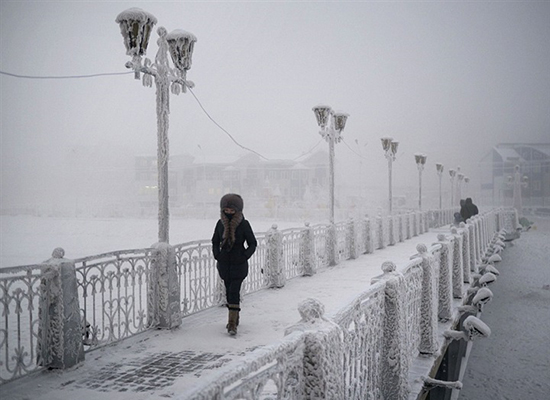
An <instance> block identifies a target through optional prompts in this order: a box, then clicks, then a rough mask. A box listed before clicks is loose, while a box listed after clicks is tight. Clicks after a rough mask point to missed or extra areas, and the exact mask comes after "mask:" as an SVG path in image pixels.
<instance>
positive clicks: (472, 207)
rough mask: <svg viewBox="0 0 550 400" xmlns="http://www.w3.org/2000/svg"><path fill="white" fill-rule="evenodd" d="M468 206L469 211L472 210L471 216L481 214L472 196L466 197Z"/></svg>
mask: <svg viewBox="0 0 550 400" xmlns="http://www.w3.org/2000/svg"><path fill="white" fill-rule="evenodd" d="M466 207H467V208H468V211H469V212H470V217H473V216H474V215H477V214H479V210H478V208H477V206H476V205H475V204H474V203H473V202H472V198H471V197H468V198H467V199H466Z"/></svg>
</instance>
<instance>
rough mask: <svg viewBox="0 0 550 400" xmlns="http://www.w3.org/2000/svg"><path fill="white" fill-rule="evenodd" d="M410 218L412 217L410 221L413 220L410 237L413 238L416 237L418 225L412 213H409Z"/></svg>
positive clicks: (414, 214)
mask: <svg viewBox="0 0 550 400" xmlns="http://www.w3.org/2000/svg"><path fill="white" fill-rule="evenodd" d="M411 216H412V219H413V225H412V235H413V236H418V224H417V218H416V213H415V212H414V211H411Z"/></svg>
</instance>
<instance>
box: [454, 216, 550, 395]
mask: <svg viewBox="0 0 550 400" xmlns="http://www.w3.org/2000/svg"><path fill="white" fill-rule="evenodd" d="M529 218H530V219H534V220H535V226H534V227H533V228H532V229H531V230H529V231H528V232H524V233H522V234H521V238H520V239H518V240H515V241H514V245H513V246H511V247H508V248H507V249H506V250H505V253H504V257H503V261H502V262H501V263H499V264H498V265H496V267H497V268H498V270H499V271H500V276H499V277H498V280H497V281H496V282H495V283H494V284H493V285H491V291H492V292H493V294H494V297H493V301H492V302H491V303H489V304H487V305H486V306H485V307H484V308H483V313H482V314H481V319H482V320H483V321H484V322H485V323H487V325H489V327H490V328H491V331H492V333H491V336H490V337H489V338H488V339H482V340H478V341H476V342H475V343H474V346H473V348H472V352H471V354H470V358H469V361H468V365H467V368H466V374H465V376H464V379H463V384H464V387H463V389H462V390H461V392H460V396H459V400H482V399H499V400H517V399H537V400H539V399H540V400H542V399H548V398H550V264H549V263H548V251H549V250H550V219H548V218H540V217H529Z"/></svg>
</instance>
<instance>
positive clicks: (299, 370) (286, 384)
mask: <svg viewBox="0 0 550 400" xmlns="http://www.w3.org/2000/svg"><path fill="white" fill-rule="evenodd" d="M304 348H305V340H304V334H302V333H300V332H295V333H293V334H291V335H289V336H287V337H285V338H284V339H282V340H280V341H279V342H277V343H275V344H273V345H269V346H265V347H262V348H260V349H257V350H255V351H253V352H252V353H250V354H248V355H247V356H246V357H245V358H244V359H239V360H235V361H234V362H232V363H230V364H228V365H227V366H226V367H224V368H222V369H220V370H218V371H217V372H216V373H215V374H213V376H212V377H211V378H210V379H209V380H208V381H207V382H206V384H204V383H203V382H205V381H203V382H201V384H199V385H196V386H194V387H193V388H191V389H190V390H189V391H186V393H185V395H184V396H183V398H184V399H186V400H211V399H224V400H236V399H267V398H275V397H270V396H273V395H275V396H276V394H277V393H279V394H280V395H279V397H277V398H281V399H288V400H301V399H303V398H304V393H305V392H306V390H305V378H304ZM175 398H176V399H177V398H179V396H178V395H176V397H175Z"/></svg>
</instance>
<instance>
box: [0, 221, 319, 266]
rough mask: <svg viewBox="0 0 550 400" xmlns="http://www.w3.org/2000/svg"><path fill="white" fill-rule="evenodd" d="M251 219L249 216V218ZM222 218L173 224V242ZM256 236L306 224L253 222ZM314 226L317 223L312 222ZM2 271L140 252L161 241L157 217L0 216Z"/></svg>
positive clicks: (195, 235) (207, 232) (205, 233)
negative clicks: (60, 255)
mask: <svg viewBox="0 0 550 400" xmlns="http://www.w3.org/2000/svg"><path fill="white" fill-rule="evenodd" d="M245 216H246V213H245ZM216 217H217V216H213V217H212V219H178V218H172V219H171V220H170V243H172V244H179V243H185V242H191V241H194V240H203V239H210V238H211V237H212V232H213V231H214V226H215V224H216V221H217V218H216ZM250 223H251V225H252V228H253V229H254V231H255V232H256V233H259V232H266V231H268V230H269V229H270V228H271V226H272V225H273V224H277V226H278V229H286V228H296V227H302V226H304V222H303V221H279V220H277V221H276V220H274V219H260V220H256V219H253V220H251V221H250ZM312 223H313V221H312ZM0 227H1V228H0V229H1V231H0V268H4V267H13V266H17V265H28V264H36V263H39V262H42V261H44V260H46V259H48V258H50V257H51V254H52V251H53V249H55V248H56V247H62V248H63V249H64V250H65V257H66V258H73V259H74V258H80V257H86V256H92V255H96V254H102V253H107V252H110V251H115V250H127V249H141V248H146V247H150V246H151V245H152V244H153V243H155V242H156V240H157V239H156V238H157V232H158V224H157V219H156V218H149V219H146V218H143V219H138V218H53V217H34V216H26V215H25V216H7V215H2V216H0Z"/></svg>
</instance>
